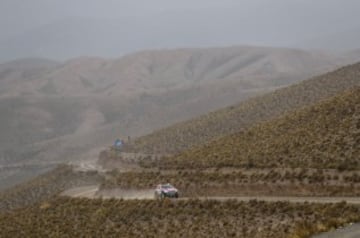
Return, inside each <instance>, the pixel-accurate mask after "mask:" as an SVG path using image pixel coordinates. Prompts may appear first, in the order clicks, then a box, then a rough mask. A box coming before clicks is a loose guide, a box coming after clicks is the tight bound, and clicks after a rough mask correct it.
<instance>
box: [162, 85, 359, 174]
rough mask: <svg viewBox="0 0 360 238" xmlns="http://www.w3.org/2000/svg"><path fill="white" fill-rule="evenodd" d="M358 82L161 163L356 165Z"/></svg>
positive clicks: (167, 165)
mask: <svg viewBox="0 0 360 238" xmlns="http://www.w3.org/2000/svg"><path fill="white" fill-rule="evenodd" d="M359 159H360V87H356V88H355V89H353V90H350V91H346V92H343V93H341V94H339V95H337V96H335V97H333V98H331V99H328V100H324V101H321V102H319V103H317V104H315V105H313V106H309V107H305V108H303V109H299V110H297V111H295V112H292V113H289V114H285V115H284V116H282V117H280V118H278V119H275V120H272V121H269V122H266V123H260V124H257V125H255V126H254V127H252V128H250V129H249V130H246V131H244V132H239V133H235V134H233V135H230V136H226V137H223V138H220V139H217V140H214V141H212V142H210V143H208V144H207V145H204V146H199V147H196V148H193V149H190V150H188V151H186V152H184V153H182V154H180V155H179V156H175V157H172V158H163V159H161V160H160V163H159V162H157V164H159V165H160V167H163V168H209V167H247V168H252V167H259V168H269V167H271V168H284V167H292V168H321V169H324V168H329V169H334V168H336V169H359V168H360V162H359Z"/></svg>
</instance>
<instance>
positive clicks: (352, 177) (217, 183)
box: [101, 169, 360, 197]
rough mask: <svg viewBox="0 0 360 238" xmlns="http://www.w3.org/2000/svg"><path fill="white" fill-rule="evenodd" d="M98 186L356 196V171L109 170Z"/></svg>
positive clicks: (359, 191) (359, 180) (359, 188)
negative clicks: (165, 185) (165, 186)
mask: <svg viewBox="0 0 360 238" xmlns="http://www.w3.org/2000/svg"><path fill="white" fill-rule="evenodd" d="M106 177H107V179H105V180H103V183H102V185H101V189H103V190H107V189H116V188H121V189H150V188H154V187H155V186H156V185H157V184H158V183H159V181H161V182H163V183H166V182H169V183H171V184H173V185H175V186H176V187H177V188H179V189H180V191H181V196H185V197H197V196H360V173H357V172H343V173H340V174H339V173H338V172H337V171H331V170H329V171H323V170H306V169H297V170H293V169H271V170H266V171H265V170H250V171H246V170H245V171H231V172H222V171H213V172H205V171H192V172H189V171H173V172H162V173H161V172H127V173H117V172H114V171H113V172H111V173H108V174H107V176H106Z"/></svg>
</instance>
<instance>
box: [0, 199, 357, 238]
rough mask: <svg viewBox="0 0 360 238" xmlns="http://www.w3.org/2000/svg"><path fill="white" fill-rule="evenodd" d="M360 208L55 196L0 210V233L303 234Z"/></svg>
mask: <svg viewBox="0 0 360 238" xmlns="http://www.w3.org/2000/svg"><path fill="white" fill-rule="evenodd" d="M359 211H360V209H359V207H357V206H354V205H348V204H346V203H338V204H299V203H296V204H290V203H287V202H278V203H265V202H262V201H256V200H254V201H251V202H238V201H233V200H229V201H227V202H220V201H212V200H206V201H201V200H185V201H177V202H172V201H169V200H166V201H164V202H159V201H151V200H148V201H147V200H143V201H141V200H132V201H124V200H116V199H111V200H101V199H97V200H89V199H70V198H58V199H54V200H52V201H49V202H46V203H42V204H41V203H40V204H36V205H34V206H31V207H28V208H24V209H20V210H17V211H14V212H11V213H0V227H1V228H2V229H1V230H0V236H1V237H24V236H26V237H80V236H85V237H103V236H105V237H118V236H121V237H169V236H171V237H209V233H210V234H211V236H212V237H240V238H250V237H251V238H293V237H294V238H295V237H296V238H305V237H309V236H310V235H312V234H314V233H317V232H321V231H326V230H330V229H335V228H338V227H340V226H343V225H346V224H348V223H350V222H354V221H357V220H359V218H360V217H359Z"/></svg>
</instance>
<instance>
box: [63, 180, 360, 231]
mask: <svg viewBox="0 0 360 238" xmlns="http://www.w3.org/2000/svg"><path fill="white" fill-rule="evenodd" d="M61 195H62V196H70V197H83V198H94V199H95V198H104V199H110V198H117V199H154V190H153V189H142V190H125V189H108V190H99V189H98V186H96V185H94V186H86V187H78V188H74V189H69V190H67V191H65V192H63V193H62V194H61ZM191 198H197V199H203V200H205V199H211V200H218V201H226V200H230V199H234V200H237V201H245V202H246V201H251V200H255V199H256V200H260V201H266V202H292V203H303V202H309V203H339V202H343V201H345V202H347V203H349V204H357V205H360V197H276V196H266V197H263V196H262V197H256V196H237V197H221V196H214V197H182V198H180V199H181V200H184V199H191ZM359 237H360V236H359Z"/></svg>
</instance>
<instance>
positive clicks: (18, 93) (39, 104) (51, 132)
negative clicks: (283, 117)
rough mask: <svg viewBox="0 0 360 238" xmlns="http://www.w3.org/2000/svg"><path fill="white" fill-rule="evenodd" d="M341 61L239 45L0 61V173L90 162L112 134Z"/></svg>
mask: <svg viewBox="0 0 360 238" xmlns="http://www.w3.org/2000/svg"><path fill="white" fill-rule="evenodd" d="M349 62H353V57H351V59H350V58H346V57H338V56H334V55H329V54H325V53H320V52H307V51H301V50H295V49H281V48H266V47H250V46H238V47H227V48H208V49H206V48H205V49H178V50H154V51H145V52H138V53H135V54H131V55H127V56H124V57H122V58H119V59H102V58H89V57H83V58H78V59H72V60H69V61H66V62H51V61H47V60H40V59H33V60H31V59H29V60H25V61H24V60H20V61H15V62H10V63H6V64H2V65H0V76H1V78H0V113H1V115H2V116H1V118H0V130H1V132H2V133H1V135H0V166H2V170H3V171H4V170H6V171H7V172H6V176H5V175H4V176H2V180H3V181H4V184H7V185H11V184H13V183H14V182H16V178H25V176H22V175H21V173H22V170H23V171H25V170H26V171H27V172H26V174H27V176H26V177H27V178H28V177H31V174H37V173H40V172H41V171H43V169H41V168H42V167H44V166H45V167H47V164H49V163H50V164H52V165H53V164H54V163H62V162H65V161H72V162H78V161H82V160H96V158H97V156H98V154H99V152H100V151H101V150H103V148H104V147H105V146H108V145H109V144H111V143H112V142H113V140H114V139H115V138H118V137H122V138H127V136H131V137H132V138H133V137H137V136H141V135H144V134H147V133H150V132H151V131H154V130H157V129H160V128H163V127H166V126H170V125H171V124H174V123H177V122H180V121H184V120H188V119H190V118H193V117H196V116H199V115H201V114H205V113H208V112H209V111H214V110H217V109H218V108H222V107H226V106H229V105H232V104H234V103H238V102H239V101H242V100H245V99H247V98H249V97H251V96H254V95H259V94H262V93H264V92H269V91H272V90H274V89H276V88H279V87H284V86H287V85H289V84H292V83H294V82H298V81H300V80H303V79H305V78H307V77H310V76H313V75H316V74H319V73H324V72H327V71H329V70H332V69H334V68H337V67H338V66H339V65H345V64H348V63H349ZM25 66H26V67H25ZM19 163H21V164H22V165H23V167H21V168H20V167H17V168H16V169H12V166H13V165H18V164H19ZM34 164H41V166H40V167H41V168H39V169H36V170H34V169H33V168H34V166H33V165H34ZM29 171H31V172H29ZM20 175H21V176H20Z"/></svg>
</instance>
